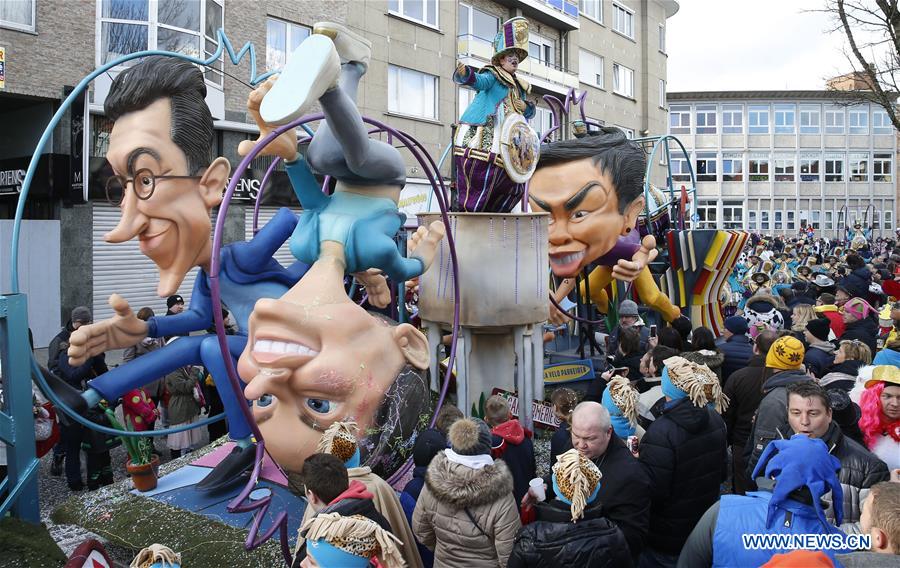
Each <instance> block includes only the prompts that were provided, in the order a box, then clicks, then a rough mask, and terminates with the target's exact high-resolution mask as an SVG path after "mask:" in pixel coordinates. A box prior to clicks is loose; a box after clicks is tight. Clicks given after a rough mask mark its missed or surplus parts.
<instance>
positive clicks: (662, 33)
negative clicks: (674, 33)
mask: <svg viewBox="0 0 900 568" xmlns="http://www.w3.org/2000/svg"><path fill="white" fill-rule="evenodd" d="M659 51H661V52H662V53H665V52H666V26H665V25H663V24H660V25H659Z"/></svg>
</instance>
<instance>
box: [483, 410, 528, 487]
mask: <svg viewBox="0 0 900 568" xmlns="http://www.w3.org/2000/svg"><path fill="white" fill-rule="evenodd" d="M484 421H485V422H486V423H487V425H488V426H490V427H491V438H492V439H491V457H493V458H494V459H502V460H503V461H504V462H506V465H507V466H508V467H509V472H510V473H511V474H512V478H513V495H514V496H515V498H516V503H518V502H520V501H521V500H522V497H524V496H525V493H526V492H527V491H528V482H529V481H531V480H532V479H534V477H535V475H536V474H535V469H534V445H533V444H532V442H531V438H532V433H531V432H530V431H529V430H526V429H525V428H523V427H522V425H521V424H520V423H519V421H518V420H516V419H514V418H512V417H511V416H510V415H509V401H507V399H506V397H503V396H500V395H494V396H491V397H490V398H488V399H487V400H486V401H485V403H484Z"/></svg>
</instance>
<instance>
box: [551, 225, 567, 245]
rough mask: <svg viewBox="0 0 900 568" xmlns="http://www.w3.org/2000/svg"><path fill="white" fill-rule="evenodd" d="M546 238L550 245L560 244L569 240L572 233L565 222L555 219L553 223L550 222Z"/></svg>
mask: <svg viewBox="0 0 900 568" xmlns="http://www.w3.org/2000/svg"><path fill="white" fill-rule="evenodd" d="M547 238H548V240H549V241H550V244H551V245H556V246H560V245H564V244H566V243H568V242H569V241H571V240H572V235H570V234H569V230H568V227H567V226H566V223H564V222H560V221H556V222H555V223H550V226H549V227H548V234H547Z"/></svg>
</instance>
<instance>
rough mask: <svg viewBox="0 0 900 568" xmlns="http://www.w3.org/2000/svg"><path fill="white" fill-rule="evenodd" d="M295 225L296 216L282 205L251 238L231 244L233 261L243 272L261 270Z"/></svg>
mask: <svg viewBox="0 0 900 568" xmlns="http://www.w3.org/2000/svg"><path fill="white" fill-rule="evenodd" d="M296 226H297V216H296V215H294V214H293V213H292V212H291V210H290V209H288V208H286V207H282V208H281V209H279V210H278V213H276V214H275V216H274V217H272V219H271V220H270V221H269V222H268V223H266V224H265V225H264V226H263V228H262V229H260V230H259V232H258V233H256V235H255V236H254V237H253V238H252V239H251V240H249V241H245V242H240V243H234V244H233V245H231V254H232V256H233V257H234V260H235V262H237V264H238V266H240V267H241V268H242V269H243V270H244V271H245V272H251V273H253V272H261V271H262V270H263V269H264V268H266V267H267V266H268V265H269V263H270V262H271V261H272V256H273V255H274V254H275V253H276V252H277V251H278V249H279V248H281V245H283V244H284V242H285V241H286V240H288V238H289V237H290V236H291V233H293V232H294V227H296Z"/></svg>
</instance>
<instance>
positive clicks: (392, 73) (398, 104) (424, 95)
mask: <svg viewBox="0 0 900 568" xmlns="http://www.w3.org/2000/svg"><path fill="white" fill-rule="evenodd" d="M436 93H437V77H435V76H434V75H429V74H427V73H420V72H418V71H413V70H412V69H405V68H403V67H395V66H393V65H391V66H389V67H388V111H390V112H396V113H401V114H408V115H412V116H421V117H423V118H431V119H436V118H437V97H436Z"/></svg>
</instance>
